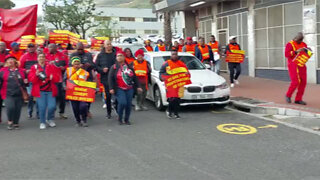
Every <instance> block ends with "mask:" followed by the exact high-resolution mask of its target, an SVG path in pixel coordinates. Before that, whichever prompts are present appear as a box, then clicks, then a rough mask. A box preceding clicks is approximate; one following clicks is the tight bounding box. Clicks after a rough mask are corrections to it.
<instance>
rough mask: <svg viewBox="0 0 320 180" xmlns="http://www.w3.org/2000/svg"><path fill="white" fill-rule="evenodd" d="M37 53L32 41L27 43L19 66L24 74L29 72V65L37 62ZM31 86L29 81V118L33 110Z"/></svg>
mask: <svg viewBox="0 0 320 180" xmlns="http://www.w3.org/2000/svg"><path fill="white" fill-rule="evenodd" d="M37 59H38V55H37V52H36V46H35V44H33V43H30V44H28V50H27V52H26V53H25V54H24V55H23V56H22V57H21V59H20V68H22V69H23V70H25V72H26V74H27V75H28V74H29V72H30V69H31V67H32V66H33V65H34V64H37V63H38V60H37ZM31 88H32V84H31V83H30V84H29V86H27V91H28V94H29V101H28V115H29V118H32V112H33V105H34V102H33V97H32V96H31ZM37 117H39V112H38V110H37Z"/></svg>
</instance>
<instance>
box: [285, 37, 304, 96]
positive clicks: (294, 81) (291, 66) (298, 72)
mask: <svg viewBox="0 0 320 180" xmlns="http://www.w3.org/2000/svg"><path fill="white" fill-rule="evenodd" d="M301 48H307V45H306V44H305V43H304V42H302V43H300V44H298V43H296V42H295V41H290V42H289V43H288V44H287V45H286V50H285V56H286V58H287V59H288V70H289V76H290V79H291V84H290V87H289V89H288V92H287V97H289V98H291V97H292V94H293V92H294V91H295V90H296V89H297V88H298V92H297V95H296V99H295V101H302V96H303V94H304V90H305V88H306V85H307V67H306V66H303V67H300V66H298V65H297V64H295V63H294V62H292V60H293V59H294V58H295V57H296V55H297V54H296V53H295V51H296V50H298V49H301Z"/></svg>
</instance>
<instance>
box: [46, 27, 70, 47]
mask: <svg viewBox="0 0 320 180" xmlns="http://www.w3.org/2000/svg"><path fill="white" fill-rule="evenodd" d="M49 42H50V43H53V44H68V43H69V42H70V41H69V31H65V30H59V31H56V30H55V31H53V32H49Z"/></svg>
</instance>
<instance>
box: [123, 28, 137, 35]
mask: <svg viewBox="0 0 320 180" xmlns="http://www.w3.org/2000/svg"><path fill="white" fill-rule="evenodd" d="M120 33H121V34H135V33H136V30H135V29H121V30H120Z"/></svg>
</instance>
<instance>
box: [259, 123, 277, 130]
mask: <svg viewBox="0 0 320 180" xmlns="http://www.w3.org/2000/svg"><path fill="white" fill-rule="evenodd" d="M277 127H278V125H273V124H269V125H265V126H260V127H258V129H266V128H277Z"/></svg>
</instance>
